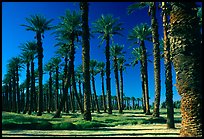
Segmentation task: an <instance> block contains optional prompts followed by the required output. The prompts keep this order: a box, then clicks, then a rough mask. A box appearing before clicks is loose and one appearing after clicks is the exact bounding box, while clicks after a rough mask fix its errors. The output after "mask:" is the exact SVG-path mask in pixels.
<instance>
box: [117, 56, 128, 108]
mask: <svg viewBox="0 0 204 139" xmlns="http://www.w3.org/2000/svg"><path fill="white" fill-rule="evenodd" d="M125 62H126V60H125V57H124V56H121V57H119V58H118V66H119V72H120V97H121V109H122V110H123V109H124V106H123V95H124V92H123V71H124V70H125V68H126V66H128V64H125Z"/></svg>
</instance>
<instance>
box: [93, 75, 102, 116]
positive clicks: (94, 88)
mask: <svg viewBox="0 0 204 139" xmlns="http://www.w3.org/2000/svg"><path fill="white" fill-rule="evenodd" d="M91 81H92V87H93V92H94V101H95V104H96V111H97V112H98V113H100V109H99V105H98V99H97V95H96V87H95V79H94V75H93V73H92V76H91Z"/></svg>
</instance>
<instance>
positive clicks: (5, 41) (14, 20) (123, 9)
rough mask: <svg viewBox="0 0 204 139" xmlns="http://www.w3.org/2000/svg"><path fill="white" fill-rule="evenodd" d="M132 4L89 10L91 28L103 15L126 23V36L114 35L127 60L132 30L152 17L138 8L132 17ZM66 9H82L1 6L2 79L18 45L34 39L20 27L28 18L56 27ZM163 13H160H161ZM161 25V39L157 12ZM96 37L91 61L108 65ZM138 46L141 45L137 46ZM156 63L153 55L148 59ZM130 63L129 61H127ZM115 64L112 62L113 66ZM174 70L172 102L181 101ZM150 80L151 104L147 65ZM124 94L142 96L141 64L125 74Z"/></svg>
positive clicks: (51, 50)
mask: <svg viewBox="0 0 204 139" xmlns="http://www.w3.org/2000/svg"><path fill="white" fill-rule="evenodd" d="M130 4H132V2H108V3H107V2H91V3H90V7H89V26H90V28H91V27H92V22H94V21H96V19H98V18H99V17H100V16H101V14H104V15H105V14H112V15H113V16H114V17H119V18H120V20H119V21H120V22H122V23H123V28H124V31H122V34H123V36H115V37H114V42H115V43H119V44H124V46H125V49H124V51H126V55H125V56H126V59H127V60H128V59H129V58H130V57H131V50H132V48H130V49H129V46H130V45H131V42H130V41H128V40H127V36H128V33H129V31H130V30H131V29H132V28H133V27H134V26H136V25H138V24H140V23H148V24H149V25H150V17H149V16H148V14H147V10H148V9H147V8H144V9H139V10H137V11H135V12H134V13H133V14H131V15H128V14H127V7H128V6H129V5H130ZM66 10H79V3H73V2H3V3H2V29H3V30H2V79H3V77H4V74H5V73H6V71H7V68H6V67H7V66H6V65H7V62H8V60H9V59H10V58H11V57H14V56H18V55H19V54H20V53H21V51H20V49H19V47H18V46H19V45H20V44H21V43H24V42H26V41H30V40H34V35H35V33H34V32H31V31H26V30H25V28H24V27H22V26H20V24H26V21H25V18H26V17H29V16H30V15H32V14H42V15H44V16H45V17H46V18H47V19H51V18H53V19H54V21H53V22H52V24H53V25H57V24H58V23H59V16H63V15H64V14H65V11H66ZM159 12H160V11H159ZM157 19H158V22H159V34H160V37H161V36H162V29H163V28H162V26H161V25H162V24H161V16H160V13H157ZM52 32H53V31H47V32H45V35H44V36H45V38H44V39H43V48H44V59H43V64H45V63H47V62H48V61H49V59H50V58H51V57H53V56H55V51H56V49H57V48H56V47H54V44H55V43H56V41H55V38H54V35H51V33H52ZM94 36H95V37H94V38H91V40H90V48H91V50H90V56H91V59H96V60H98V61H103V62H105V54H104V50H105V49H104V48H105V44H103V45H102V46H101V47H100V48H99V47H98V44H99V42H100V40H99V39H98V38H97V37H98V35H97V34H94ZM134 47H138V46H136V45H135V46H134ZM146 47H147V51H148V52H149V53H151V54H152V49H153V45H152V43H151V42H146ZM81 56H82V54H81V46H80V47H79V48H77V52H76V54H75V57H76V59H75V65H76V66H78V65H79V64H81V63H82V60H81V59H82V58H81ZM149 58H150V59H151V60H152V61H153V56H150V57H149ZM35 62H36V64H35V68H37V60H35ZM128 62H130V60H128ZM111 64H112V63H111ZM172 71H173V94H174V96H173V99H174V100H180V96H179V95H178V92H177V90H176V87H175V85H174V84H175V83H176V81H175V71H174V69H173V70H172ZM25 76H26V74H25V72H24V71H23V72H21V76H20V82H22V81H24V80H25ZM46 80H48V75H47V74H46V75H44V78H43V82H45V81H46ZM148 80H149V94H150V95H149V96H150V103H152V102H153V101H154V71H153V63H148ZM96 88H97V94H98V95H101V80H100V76H99V75H97V76H96ZM111 90H112V95H116V91H115V78H114V74H113V71H111ZM124 93H125V95H126V96H130V97H132V96H134V97H136V98H137V97H142V92H141V78H140V65H139V64H138V65H136V66H135V67H128V68H127V69H126V71H125V72H124ZM164 100H165V74H164V61H163V59H162V60H161V101H162V102H163V101H164Z"/></svg>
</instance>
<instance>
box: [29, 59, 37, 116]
mask: <svg viewBox="0 0 204 139" xmlns="http://www.w3.org/2000/svg"><path fill="white" fill-rule="evenodd" d="M34 94H35V75H34V62H33V60H32V61H31V92H30V106H29V112H28V114H31V113H32V111H33V106H35V105H36V104H35V103H36V101H35V97H34Z"/></svg>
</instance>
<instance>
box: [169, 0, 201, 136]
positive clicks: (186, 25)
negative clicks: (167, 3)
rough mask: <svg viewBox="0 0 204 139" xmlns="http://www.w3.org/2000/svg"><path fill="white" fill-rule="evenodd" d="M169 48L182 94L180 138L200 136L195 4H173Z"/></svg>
mask: <svg viewBox="0 0 204 139" xmlns="http://www.w3.org/2000/svg"><path fill="white" fill-rule="evenodd" d="M171 6H172V10H171V13H170V23H171V27H170V44H171V46H170V49H171V54H172V59H173V60H172V61H173V64H174V68H175V71H176V87H177V89H178V93H179V94H180V95H181V115H182V121H181V130H180V136H182V137H192V136H195V137H202V90H201V79H202V74H201V71H202V69H201V68H202V67H201V52H202V50H201V48H202V45H201V34H200V27H199V19H198V17H197V9H196V5H195V2H185V3H181V2H176V3H174V2H172V3H171Z"/></svg>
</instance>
